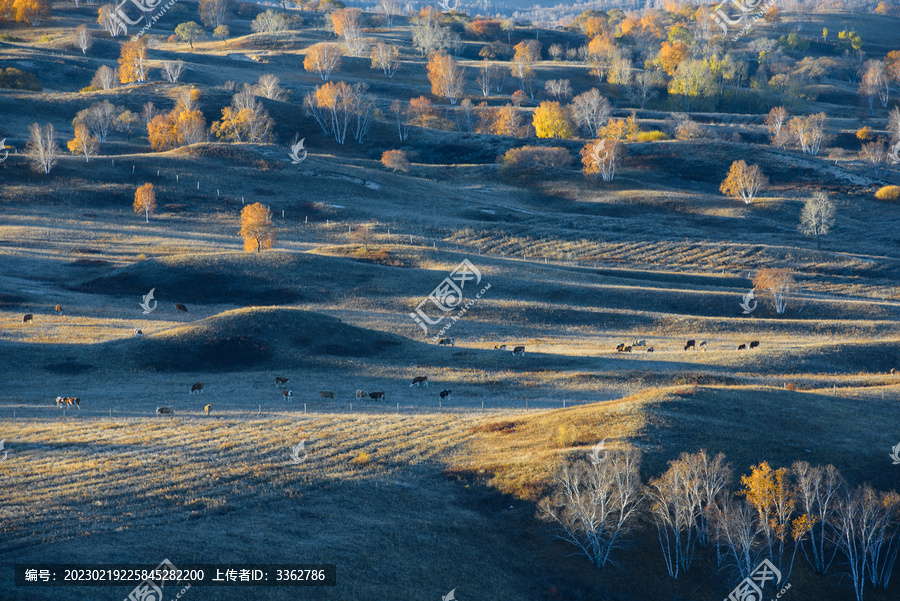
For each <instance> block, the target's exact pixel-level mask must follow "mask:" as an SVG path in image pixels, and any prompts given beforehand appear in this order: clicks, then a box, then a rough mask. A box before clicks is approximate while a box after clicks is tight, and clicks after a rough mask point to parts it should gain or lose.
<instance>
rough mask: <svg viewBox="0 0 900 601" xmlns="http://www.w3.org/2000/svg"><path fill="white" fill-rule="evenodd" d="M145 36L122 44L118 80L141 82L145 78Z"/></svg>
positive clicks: (147, 66) (147, 68)
mask: <svg viewBox="0 0 900 601" xmlns="http://www.w3.org/2000/svg"><path fill="white" fill-rule="evenodd" d="M148 71H149V65H148V63H147V38H145V37H144V38H138V39H136V40H131V41H130V42H125V43H124V44H122V52H121V54H120V55H119V80H120V81H121V82H122V83H134V82H136V83H143V82H144V81H146V80H147V74H148Z"/></svg>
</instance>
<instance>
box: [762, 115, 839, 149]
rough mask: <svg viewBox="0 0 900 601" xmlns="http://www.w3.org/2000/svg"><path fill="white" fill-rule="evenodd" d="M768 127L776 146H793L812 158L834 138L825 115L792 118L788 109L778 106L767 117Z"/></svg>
mask: <svg viewBox="0 0 900 601" xmlns="http://www.w3.org/2000/svg"><path fill="white" fill-rule="evenodd" d="M766 126H767V127H768V128H769V133H770V134H771V138H770V139H771V142H772V144H774V145H775V146H778V147H779V148H784V147H785V146H787V145H788V144H793V145H794V146H795V147H796V148H800V149H801V150H802V151H803V154H810V155H812V156H816V155H818V154H819V152H820V151H821V150H822V147H823V146H824V145H825V144H826V143H827V142H828V141H829V140H830V139H831V137H832V135H831V133H830V131H829V129H828V117H827V116H826V115H825V113H816V114H815V115H808V116H806V117H802V116H801V117H793V118H790V113H788V111H787V109H785V108H784V107H783V106H776V107H775V108H773V109H772V110H771V111H769V114H768V115H767V116H766Z"/></svg>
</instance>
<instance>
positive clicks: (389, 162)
mask: <svg viewBox="0 0 900 601" xmlns="http://www.w3.org/2000/svg"><path fill="white" fill-rule="evenodd" d="M381 164H382V165H384V166H385V167H387V168H388V169H393V170H394V171H395V172H396V171H398V170H399V171H402V172H403V173H409V159H408V158H407V157H406V153H405V152H403V151H402V150H387V151H385V153H384V154H382V155H381Z"/></svg>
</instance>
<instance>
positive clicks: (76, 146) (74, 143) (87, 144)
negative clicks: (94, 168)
mask: <svg viewBox="0 0 900 601" xmlns="http://www.w3.org/2000/svg"><path fill="white" fill-rule="evenodd" d="M66 146H68V147H69V152H71V153H72V154H84V162H85V163H90V162H91V155H92V154H96V153H97V149H98V148H100V140H98V139H97V138H95V137H93V136H91V131H90V130H89V129H88V127H87V125H85V124H84V123H79V124H78V125H76V126H75V137H74V138H73V139H71V140H69V141H68V143H67V144H66Z"/></svg>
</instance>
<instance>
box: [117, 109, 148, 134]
mask: <svg viewBox="0 0 900 601" xmlns="http://www.w3.org/2000/svg"><path fill="white" fill-rule="evenodd" d="M140 123H141V118H140V117H139V116H138V115H137V114H136V113H133V112H131V111H128V110H125V111H122V112H121V113H119V116H118V117H116V120H115V123H114V124H113V127H115V128H116V131H119V132H122V133H124V134H125V136H126V137H127V138H128V139H129V140H130V139H131V134H132V133H134V130H135V129H137V128H138V126H139V125H140Z"/></svg>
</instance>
